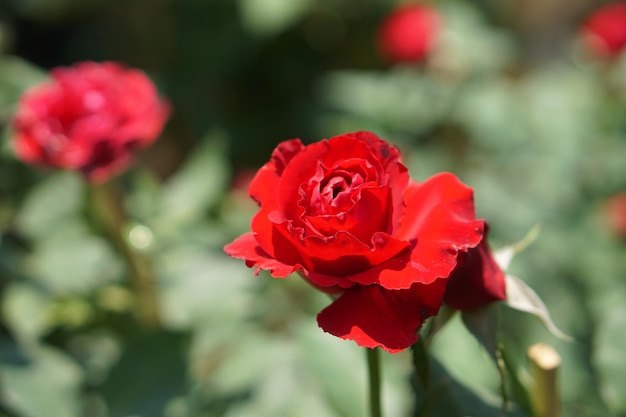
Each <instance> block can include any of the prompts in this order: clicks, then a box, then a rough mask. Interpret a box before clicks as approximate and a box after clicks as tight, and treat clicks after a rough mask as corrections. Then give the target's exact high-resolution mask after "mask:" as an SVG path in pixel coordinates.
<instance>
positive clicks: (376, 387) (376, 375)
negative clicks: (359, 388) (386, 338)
mask: <svg viewBox="0 0 626 417" xmlns="http://www.w3.org/2000/svg"><path fill="white" fill-rule="evenodd" d="M366 350H367V368H368V370H369V383H370V416H371V417H382V415H383V413H382V411H381V407H380V391H381V388H380V386H381V383H380V359H379V354H378V348H375V349H366Z"/></svg>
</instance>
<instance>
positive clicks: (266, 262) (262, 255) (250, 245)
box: [224, 233, 301, 278]
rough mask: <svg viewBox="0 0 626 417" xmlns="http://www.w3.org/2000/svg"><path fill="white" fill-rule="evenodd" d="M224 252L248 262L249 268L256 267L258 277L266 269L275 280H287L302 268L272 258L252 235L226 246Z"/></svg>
mask: <svg viewBox="0 0 626 417" xmlns="http://www.w3.org/2000/svg"><path fill="white" fill-rule="evenodd" d="M224 251H225V252H226V253H227V254H228V255H229V256H232V257H234V258H239V259H243V260H245V261H246V266H248V268H252V267H256V269H255V270H254V274H255V275H258V274H259V270H261V269H265V270H267V271H269V272H270V274H271V275H272V276H273V277H274V278H285V277H286V276H288V275H290V274H291V273H293V272H295V271H297V270H298V269H300V268H301V266H300V265H287V264H284V263H282V262H280V261H278V260H277V259H275V258H273V257H271V256H270V255H268V254H267V252H265V251H264V250H263V248H261V246H259V244H258V242H257V241H256V239H255V238H254V235H253V234H252V233H246V234H244V235H241V236H240V237H238V238H237V239H235V240H234V241H232V242H231V243H229V244H228V245H226V246H224Z"/></svg>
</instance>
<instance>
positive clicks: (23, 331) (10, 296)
mask: <svg viewBox="0 0 626 417" xmlns="http://www.w3.org/2000/svg"><path fill="white" fill-rule="evenodd" d="M50 305H51V300H50V296H49V295H48V294H47V293H46V292H45V291H43V290H42V289H41V288H39V287H37V286H35V285H33V284H32V283H29V282H26V281H18V282H14V283H12V284H11V285H10V286H9V287H8V288H6V289H5V292H4V294H3V297H2V314H3V316H4V318H5V319H6V323H7V325H8V326H9V327H10V328H11V330H12V331H13V332H14V334H16V335H17V337H18V338H19V339H20V341H22V342H24V343H26V344H28V345H34V344H35V342H36V341H37V340H38V339H39V338H40V337H41V336H42V335H43V334H44V333H45V331H46V330H47V329H48V328H49V326H50V317H49V309H50Z"/></svg>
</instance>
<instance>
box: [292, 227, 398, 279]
mask: <svg viewBox="0 0 626 417" xmlns="http://www.w3.org/2000/svg"><path fill="white" fill-rule="evenodd" d="M303 245H304V248H305V249H304V250H305V251H306V253H307V254H308V255H309V257H310V260H311V262H312V267H310V268H308V270H307V271H306V272H305V273H306V275H307V277H309V279H310V280H311V281H313V282H315V283H316V284H318V285H322V286H324V285H340V286H341V287H343V288H348V287H351V286H352V285H354V284H355V283H356V282H355V281H354V280H353V279H351V278H352V277H353V276H355V274H356V275H358V274H359V273H360V272H361V271H365V272H367V271H369V270H371V269H372V268H374V267H375V266H376V265H379V264H381V263H385V264H387V262H385V261H387V260H388V259H393V258H396V257H397V255H399V254H401V253H402V252H404V251H407V250H408V249H409V247H410V244H409V243H408V242H402V241H400V240H398V239H395V238H393V237H391V236H389V235H388V234H386V233H381V232H379V233H375V234H374V236H373V237H372V240H371V245H372V246H371V247H370V246H369V245H366V244H365V243H363V242H361V241H360V240H359V239H357V238H355V237H354V236H352V235H351V234H350V233H347V232H339V233H337V234H336V235H335V236H333V237H332V238H329V239H327V240H325V239H321V238H317V237H309V238H305V239H304V242H303ZM365 272H364V273H365Z"/></svg>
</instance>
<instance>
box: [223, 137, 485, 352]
mask: <svg viewBox="0 0 626 417" xmlns="http://www.w3.org/2000/svg"><path fill="white" fill-rule="evenodd" d="M250 195H251V196H252V198H254V199H255V200H256V201H257V202H258V203H259V205H260V206H261V209H260V210H259V212H258V213H257V214H256V215H255V216H254V218H253V219H252V224H251V228H252V233H247V234H244V235H243V236H241V237H239V238H238V239H236V240H235V241H234V242H232V243H231V244H229V245H227V246H226V247H225V250H226V252H227V253H228V254H229V255H231V256H234V257H237V258H242V259H245V260H246V264H247V265H248V266H250V267H256V272H257V273H258V271H259V270H260V269H266V270H269V271H270V273H271V274H272V276H274V277H277V278H281V277H286V276H287V275H289V274H291V273H292V272H295V271H299V272H300V273H301V274H302V275H303V276H305V277H306V279H307V280H309V281H310V282H311V283H312V284H314V285H315V286H316V287H317V288H319V289H321V290H323V291H326V292H329V293H337V292H339V293H340V295H339V297H338V298H337V299H336V300H335V301H334V302H333V303H332V304H331V305H330V306H329V307H328V308H326V309H325V310H324V311H322V312H321V313H320V314H319V316H318V323H319V325H320V326H321V327H322V328H323V329H324V330H325V331H327V332H329V333H332V334H333V335H335V336H339V337H341V338H344V339H352V340H355V341H356V342H357V343H358V344H359V345H361V346H367V347H375V346H382V347H384V348H385V349H387V350H389V351H392V352H395V351H399V350H402V349H404V348H406V347H408V346H410V345H411V344H413V343H414V342H415V341H416V340H417V335H416V330H417V329H418V328H419V326H420V325H421V323H422V321H423V320H424V319H425V318H426V317H429V316H431V315H434V314H436V313H437V311H438V310H439V307H440V305H441V302H442V298H443V295H444V291H445V287H446V282H447V279H446V278H447V277H448V276H449V274H450V272H451V271H452V270H453V269H454V267H455V266H456V264H457V256H458V254H459V252H465V251H467V250H468V249H469V248H471V247H474V246H476V245H477V244H478V243H479V242H480V241H481V238H482V235H483V221H482V220H476V218H475V213H474V202H473V193H472V190H471V189H470V188H468V187H466V186H465V185H463V184H462V183H461V182H460V181H459V180H458V179H457V178H456V177H455V176H454V175H452V174H449V173H444V174H439V175H436V176H434V177H432V178H430V179H428V180H426V181H425V182H423V183H414V182H410V180H409V176H408V173H407V170H406V168H405V167H404V165H402V163H401V162H400V155H399V153H398V151H397V150H396V149H395V148H394V147H392V146H390V145H389V144H387V143H386V142H384V141H382V140H380V139H379V138H378V137H377V136H376V135H374V134H372V133H368V132H357V133H349V134H344V135H340V136H336V137H334V138H331V139H330V140H323V141H320V142H317V143H314V144H311V145H308V146H304V145H303V144H302V143H301V142H300V141H299V140H298V139H294V140H289V141H286V142H282V143H281V144H279V145H278V147H277V148H276V150H275V151H274V153H273V154H272V158H271V160H270V161H269V162H268V163H267V164H265V165H264V166H263V167H262V168H261V169H260V170H259V172H258V173H257V175H256V176H255V178H254V179H253V181H252V183H251V186H250Z"/></svg>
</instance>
